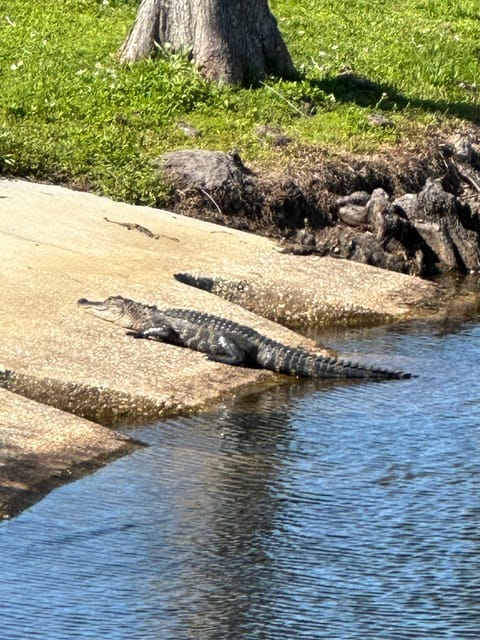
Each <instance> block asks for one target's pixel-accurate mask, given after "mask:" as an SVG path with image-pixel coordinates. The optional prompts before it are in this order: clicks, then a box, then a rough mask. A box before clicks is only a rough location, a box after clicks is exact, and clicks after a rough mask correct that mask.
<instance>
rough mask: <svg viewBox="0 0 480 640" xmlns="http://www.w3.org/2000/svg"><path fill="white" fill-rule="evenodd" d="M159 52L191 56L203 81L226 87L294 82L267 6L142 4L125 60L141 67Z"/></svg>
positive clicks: (257, 2) (232, 1) (240, 2)
mask: <svg viewBox="0 0 480 640" xmlns="http://www.w3.org/2000/svg"><path fill="white" fill-rule="evenodd" d="M158 46H160V47H162V48H164V49H166V50H172V51H177V52H184V53H186V54H188V55H191V57H192V58H193V60H194V62H195V64H196V65H197V67H198V69H199V70H200V72H201V73H202V75H204V76H205V77H207V78H210V79H213V80H219V81H222V82H229V83H240V84H249V83H255V82H258V81H259V80H261V79H262V78H265V77H266V76H267V75H270V74H273V75H278V76H282V77H294V76H295V67H294V65H293V62H292V59H291V58H290V54H289V53H288V50H287V48H286V46H285V43H284V42H283V39H282V36H281V34H280V31H279V30H278V26H277V21H276V20H275V18H274V17H273V15H272V13H271V12H270V9H269V6H268V0H142V2H141V4H140V7H139V9H138V13H137V17H136V20H135V24H134V25H133V28H132V30H131V31H130V33H129V35H128V37H127V38H126V40H125V42H124V43H123V45H122V47H121V49H120V51H119V55H120V60H121V61H122V62H136V61H137V60H140V59H142V58H145V57H148V56H150V55H151V54H152V53H153V52H154V51H155V49H156V47H158Z"/></svg>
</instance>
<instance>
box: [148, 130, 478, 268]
mask: <svg viewBox="0 0 480 640" xmlns="http://www.w3.org/2000/svg"><path fill="white" fill-rule="evenodd" d="M281 158H282V168H279V166H278V165H279V164H280V163H278V165H277V166H276V167H266V166H264V165H260V164H256V165H252V166H245V164H244V163H243V162H242V160H241V158H240V157H239V156H238V155H236V154H231V155H229V154H220V153H218V152H208V151H200V150H198V151H178V152H172V153H168V154H165V156H164V157H163V158H162V159H160V161H159V167H160V168H161V177H162V180H164V179H166V180H167V181H169V182H170V183H171V184H172V185H173V198H172V201H171V203H170V206H172V207H173V208H174V209H175V210H178V211H181V212H182V213H187V214H188V215H191V216H193V217H197V218H200V219H203V220H210V221H213V222H216V223H219V224H223V225H226V226H228V227H235V228H237V229H247V230H250V231H254V232H256V233H261V234H263V235H266V236H269V237H274V238H279V239H281V240H282V241H283V243H284V250H285V251H290V252H294V253H297V254H302V255H307V254H316V255H320V256H332V257H341V258H347V259H350V260H354V261H357V262H361V263H364V264H371V265H375V266H379V267H382V268H385V269H389V270H392V271H398V272H401V273H409V274H412V275H420V276H422V277H431V276H437V275H439V274H445V273H448V272H451V271H456V272H458V273H469V272H471V271H475V270H478V269H480V241H479V238H480V223H479V217H480V129H479V128H478V127H476V126H474V125H470V126H468V127H467V126H463V127H462V129H459V130H458V131H456V132H451V133H449V134H447V133H445V134H442V135H441V136H439V135H438V132H432V139H430V138H429V136H428V132H427V135H426V136H425V138H424V139H423V140H422V141H420V142H418V144H409V145H405V144H399V145H398V146H396V147H394V148H390V149H388V150H385V151H383V152H380V153H376V154H372V155H365V154H364V155H354V154H346V153H344V154H337V155H333V154H331V153H326V152H322V151H318V150H315V149H311V148H304V149H298V148H295V149H292V150H291V151H289V150H288V148H287V150H286V151H284V152H283V153H282V155H281Z"/></svg>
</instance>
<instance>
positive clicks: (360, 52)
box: [0, 0, 480, 204]
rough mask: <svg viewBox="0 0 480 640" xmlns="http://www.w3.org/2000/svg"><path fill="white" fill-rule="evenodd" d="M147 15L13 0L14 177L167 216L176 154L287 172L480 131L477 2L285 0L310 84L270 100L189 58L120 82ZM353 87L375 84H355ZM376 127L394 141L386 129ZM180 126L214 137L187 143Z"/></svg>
mask: <svg viewBox="0 0 480 640" xmlns="http://www.w3.org/2000/svg"><path fill="white" fill-rule="evenodd" d="M137 6H138V2H137V0H108V1H107V0H103V1H102V0H50V1H49V2H36V3H34V2H32V0H0V82H1V88H2V90H1V92H0V169H2V170H3V172H4V173H6V174H10V175H19V176H29V177H32V178H37V179H49V180H53V181H59V182H60V181H61V182H68V183H70V184H74V185H77V186H83V187H85V188H95V189H96V190H98V191H99V192H102V193H104V194H106V195H110V196H112V197H114V198H118V199H122V200H126V201H130V202H137V203H143V204H161V202H162V192H161V190H160V191H159V187H158V180H157V178H156V177H155V173H154V168H153V166H152V160H154V159H155V158H156V157H158V156H159V155H160V154H161V153H162V152H164V151H166V150H172V149H175V148H185V147H188V146H192V147H193V146H195V147H198V146H201V147H205V148H211V149H221V150H230V149H233V148H235V149H236V150H238V151H239V152H240V154H241V156H242V158H243V159H245V160H247V161H252V160H255V161H257V162H262V161H264V162H269V163H271V162H273V163H275V162H281V161H282V160H283V159H284V156H285V154H288V155H289V157H290V158H291V157H294V156H295V149H296V148H298V149H300V148H304V146H305V144H308V145H311V146H313V147H315V146H318V147H323V148H325V147H327V148H330V149H334V150H348V151H374V150H376V149H378V148H380V147H382V146H385V145H391V144H394V143H396V142H399V141H404V140H405V141H411V140H412V139H416V138H421V137H422V136H425V135H431V134H432V131H437V130H440V129H442V128H451V127H454V126H456V125H457V124H458V122H459V121H462V120H463V121H467V122H474V123H477V124H480V5H479V3H478V0H462V2H460V3H454V2H451V1H448V0H417V1H413V0H403V1H402V2H398V1H396V0H348V1H342V0H335V1H333V0H324V1H322V0H300V1H293V0H272V1H271V8H272V11H273V13H274V14H275V16H276V17H277V19H278V22H279V26H280V28H281V31H282V33H283V35H284V38H285V41H286V43H287V46H288V48H289V50H290V52H291V54H292V57H293V59H294V62H295V64H296V65H297V68H298V69H299V70H300V71H301V72H302V73H303V78H302V80H299V81H296V82H286V81H279V80H276V79H269V80H268V82H266V83H265V84H263V85H262V86H261V87H259V88H256V89H239V88H235V87H228V86H217V85H215V84H211V83H208V82H206V81H204V80H202V79H201V78H200V77H199V76H198V74H197V73H196V72H195V70H194V69H193V68H192V66H191V65H190V64H189V63H188V62H187V61H186V60H185V59H184V58H182V57H180V56H173V57H170V58H167V57H162V56H159V57H157V58H156V59H155V60H154V61H146V62H142V63H139V64H136V65H134V66H131V67H129V66H126V67H122V66H120V65H119V64H118V63H117V60H116V51H117V49H118V47H119V46H120V44H121V42H122V41H123V39H124V37H125V35H126V33H127V31H128V29H129V27H130V26H131V25H132V24H133V21H134V17H135V12H136V8H137ZM344 71H351V72H353V73H354V74H355V75H356V76H361V77H362V78H366V79H368V81H369V82H368V83H364V84H360V85H358V84H357V85H352V84H351V83H349V82H344V81H342V80H341V79H339V78H338V75H339V74H340V73H342V72H344ZM305 104H307V105H308V111H309V115H306V112H305ZM312 113H313V115H311V114H312ZM372 113H382V114H383V115H385V116H387V117H388V118H389V119H390V120H391V121H392V123H393V126H389V127H378V126H375V125H374V124H372V123H371V122H370V120H369V116H371V114H372ZM181 120H184V121H187V122H188V123H189V124H191V125H193V126H195V127H196V128H197V129H199V130H200V131H201V132H202V136H201V137H199V138H195V139H191V138H186V137H185V135H184V134H183V133H182V131H181V130H180V129H179V128H178V127H177V123H178V122H179V121H181ZM259 124H268V125H271V126H275V127H279V128H281V129H282V131H283V132H284V133H286V134H287V135H288V136H289V137H290V138H291V139H292V143H291V145H290V146H289V147H287V148H286V150H285V149H279V148H275V147H273V146H272V145H271V144H270V143H268V141H267V142H266V141H265V140H261V139H259V138H258V136H257V134H256V133H255V128H256V127H257V126H258V125H259Z"/></svg>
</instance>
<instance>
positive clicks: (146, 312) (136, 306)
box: [77, 296, 158, 331]
mask: <svg viewBox="0 0 480 640" xmlns="http://www.w3.org/2000/svg"><path fill="white" fill-rule="evenodd" d="M77 304H78V305H79V306H80V307H82V309H85V310H86V311H88V312H89V313H93V315H94V316H97V317H98V318H101V319H102V320H106V321H107V322H114V323H115V324H118V325H120V326H121V327H125V329H134V330H136V331H140V330H142V329H144V328H145V327H146V326H149V325H150V322H151V316H152V313H154V312H155V311H158V309H157V307H154V306H148V305H144V304H140V303H139V302H135V301H134V300H130V299H129V298H123V297H122V296H109V297H108V298H106V299H105V300H100V301H98V302H96V301H93V300H87V299H86V298H80V300H78V302H77Z"/></svg>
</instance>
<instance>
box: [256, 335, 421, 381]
mask: <svg viewBox="0 0 480 640" xmlns="http://www.w3.org/2000/svg"><path fill="white" fill-rule="evenodd" d="M257 360H258V363H259V364H260V365H261V366H262V367H265V369H270V370H271V371H277V372H278V373H285V374H287V375H292V376H299V377H309V378H368V379H370V380H394V379H397V380H398V379H406V378H411V377H412V374H411V373H406V372H404V371H394V370H391V369H383V368H381V367H375V366H368V365H363V364H360V363H357V362H350V361H348V360H342V359H341V358H330V357H327V356H320V355H317V354H314V353H311V352H309V351H304V350H303V349H295V348H291V347H287V346H285V345H282V344H279V343H276V342H273V341H268V344H265V345H262V347H261V348H260V349H259V352H258V356H257Z"/></svg>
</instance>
